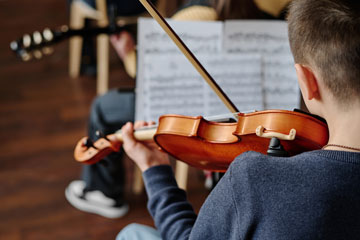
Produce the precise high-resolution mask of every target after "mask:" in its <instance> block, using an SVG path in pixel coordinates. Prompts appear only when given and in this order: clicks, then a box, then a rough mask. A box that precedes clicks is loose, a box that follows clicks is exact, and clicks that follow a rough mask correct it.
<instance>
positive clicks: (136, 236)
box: [116, 223, 161, 240]
mask: <svg viewBox="0 0 360 240" xmlns="http://www.w3.org/2000/svg"><path fill="white" fill-rule="evenodd" d="M116 240H161V236H160V233H159V232H158V231H157V230H156V229H155V228H152V227H148V226H145V225H141V224H137V223H132V224H129V225H127V226H126V227H125V228H124V229H123V230H121V232H120V233H119V234H118V235H117V236H116Z"/></svg>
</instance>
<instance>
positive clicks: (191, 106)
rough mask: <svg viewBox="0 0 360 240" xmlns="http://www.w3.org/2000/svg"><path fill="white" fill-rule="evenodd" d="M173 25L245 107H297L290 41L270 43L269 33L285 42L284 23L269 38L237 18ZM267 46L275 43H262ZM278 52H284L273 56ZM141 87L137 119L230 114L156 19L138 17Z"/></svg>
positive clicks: (211, 72)
mask: <svg viewBox="0 0 360 240" xmlns="http://www.w3.org/2000/svg"><path fill="white" fill-rule="evenodd" d="M169 24H170V25H171V26H172V27H173V29H174V30H175V31H176V32H177V33H178V35H179V36H180V38H181V39H182V40H183V41H184V42H185V43H186V44H187V46H188V47H189V48H190V50H191V51H192V52H193V53H194V54H195V56H196V57H197V58H198V59H199V61H200V62H201V64H202V65H203V66H204V67H205V68H206V69H207V70H208V72H209V73H210V75H211V76H212V77H213V78H214V79H215V80H216V82H217V83H218V84H219V85H220V87H221V88H222V89H223V90H224V92H225V93H226V94H227V95H228V97H229V98H230V99H231V101H232V102H233V103H234V104H235V105H236V106H237V108H238V109H239V110H240V111H243V112H246V111H250V110H255V109H256V110H262V109H265V108H267V107H268V106H278V104H279V103H280V102H282V103H283V105H282V106H283V107H282V108H281V109H287V108H286V107H285V106H291V105H292V104H293V103H294V104H295V105H296V103H295V102H296V101H295V100H293V99H295V98H296V96H293V94H295V95H297V93H296V92H297V89H296V88H295V87H294V86H293V82H292V79H293V74H294V73H293V66H292V62H291V60H292V58H291V54H290V55H289V52H285V53H284V54H283V52H282V51H286V50H282V48H284V49H286V45H285V47H284V46H283V44H285V43H283V42H281V43H278V42H277V41H272V40H271V41H270V42H269V43H268V42H267V41H269V40H268V37H269V36H270V38H271V37H274V38H276V40H279V39H281V40H282V41H283V37H284V33H283V31H284V26H283V27H279V28H281V29H280V30H279V33H276V32H275V33H271V34H269V36H267V35H265V34H264V32H263V31H261V29H262V28H260V30H259V29H256V28H252V26H250V27H249V28H245V30H243V29H242V28H240V27H239V26H238V23H237V21H234V22H226V23H225V24H224V23H222V22H176V21H171V20H170V21H169ZM245 25H246V24H245ZM251 28H252V29H251ZM247 29H249V31H248V30H247ZM265 29H266V27H265ZM250 30H252V32H251V31H250ZM242 34H244V35H242ZM249 34H250V35H249ZM251 34H252V35H251ZM285 34H287V33H286V26H285ZM285 37H286V36H285ZM254 38H255V39H254ZM264 41H265V43H264ZM254 42H258V43H256V44H254ZM261 43H263V44H261ZM267 44H269V45H270V46H266V47H265V46H263V45H267ZM239 45H241V46H240V47H239ZM259 48H260V50H259ZM280 49H281V51H280ZM273 51H280V53H281V54H275V55H274V54H273ZM275 56H276V57H275ZM274 67H275V68H276V69H275V68H274ZM287 68H290V70H286V69H287ZM284 77H286V79H284ZM289 79H290V80H289ZM295 79H296V76H295ZM295 83H296V82H295ZM274 84H275V86H274ZM276 84H281V86H276ZM284 84H285V85H284ZM136 86H137V88H136V116H135V118H136V119H137V120H146V121H150V120H151V121H157V119H158V117H159V116H161V115H163V114H172V113H173V114H181V115H187V116H197V115H202V116H213V115H220V114H224V113H228V112H229V110H228V109H227V108H226V107H225V105H224V104H223V103H222V102H221V101H220V99H219V98H218V97H217V96H216V95H215V94H214V93H213V91H212V90H211V89H210V87H209V86H208V85H207V83H206V82H205V81H204V80H203V79H202V77H201V76H200V74H199V73H198V72H197V71H196V70H195V69H194V67H193V66H192V65H191V63H190V62H189V61H188V60H187V59H186V57H185V56H183V54H182V53H181V52H180V50H178V48H177V47H176V46H175V44H174V43H173V42H172V41H171V39H170V38H169V37H168V36H167V35H166V33H165V32H164V31H163V30H162V29H161V28H160V26H158V24H157V23H156V22H155V21H154V20H152V19H140V21H139V31H138V75H137V82H136ZM296 86H297V85H296ZM289 90H291V92H289V93H285V92H286V91H289ZM288 95H289V96H288ZM290 95H291V96H290ZM297 96H298V95H297ZM288 98H289V99H290V98H291V99H292V100H291V101H290V100H289V99H288ZM293 107H296V106H292V107H291V108H293ZM277 108H279V107H277Z"/></svg>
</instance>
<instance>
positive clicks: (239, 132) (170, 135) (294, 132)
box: [74, 110, 328, 172]
mask: <svg viewBox="0 0 360 240" xmlns="http://www.w3.org/2000/svg"><path fill="white" fill-rule="evenodd" d="M274 137H276V138H278V139H279V140H280V141H281V144H282V145H283V147H284V150H285V151H286V152H288V153H289V155H290V156H292V155H296V154H299V153H302V152H305V151H311V150H316V149H320V148H321V147H322V146H324V145H325V144H326V143H327V140H328V128H327V125H326V123H324V122H323V121H321V120H319V119H316V118H314V117H312V116H310V115H307V114H304V113H300V112H293V111H285V110H267V111H260V112H253V113H246V114H244V113H239V114H238V122H232V123H221V122H220V123H219V122H215V121H208V120H205V119H204V118H203V117H200V116H199V117H188V116H181V115H163V116H161V117H160V119H159V124H158V126H157V128H153V129H147V130H140V131H136V132H135V138H136V139H138V140H140V141H152V140H153V141H155V142H156V144H157V145H158V146H159V147H160V149H161V150H162V151H164V152H166V153H168V154H170V155H171V156H173V157H174V158H175V159H178V160H181V161H183V162H185V163H187V164H189V165H191V166H193V167H196V168H200V169H204V170H212V171H221V172H223V171H226V169H227V168H228V167H229V165H230V164H231V162H232V161H233V160H234V159H235V157H236V156H238V155H240V154H241V153H243V152H246V151H250V150H251V151H257V152H260V153H264V154H266V152H267V149H268V146H269V141H270V139H271V138H274ZM121 141H122V137H121V133H120V132H118V133H115V134H111V135H108V136H106V137H104V138H101V139H99V140H98V141H96V142H95V143H93V144H92V145H91V146H89V145H88V144H86V138H84V139H82V140H81V141H79V142H78V144H77V146H76V148H75V153H74V156H75V159H76V160H77V161H79V162H82V163H87V164H92V163H95V162H98V161H100V160H101V159H103V158H104V157H105V156H106V155H108V154H110V153H111V152H113V151H119V149H120V147H121Z"/></svg>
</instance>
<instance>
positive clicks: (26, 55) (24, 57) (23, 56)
mask: <svg viewBox="0 0 360 240" xmlns="http://www.w3.org/2000/svg"><path fill="white" fill-rule="evenodd" d="M20 57H21V60H23V61H24V62H28V61H30V60H31V58H32V56H31V55H30V54H29V53H28V52H23V53H21V55H20Z"/></svg>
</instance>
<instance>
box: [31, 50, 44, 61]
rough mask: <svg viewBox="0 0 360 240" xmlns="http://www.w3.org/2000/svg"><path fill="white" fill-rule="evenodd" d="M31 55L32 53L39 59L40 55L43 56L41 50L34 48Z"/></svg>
mask: <svg viewBox="0 0 360 240" xmlns="http://www.w3.org/2000/svg"><path fill="white" fill-rule="evenodd" d="M33 55H34V57H35V58H36V59H41V58H42V56H43V54H42V52H41V51H40V50H34V51H33Z"/></svg>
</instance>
